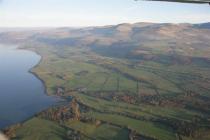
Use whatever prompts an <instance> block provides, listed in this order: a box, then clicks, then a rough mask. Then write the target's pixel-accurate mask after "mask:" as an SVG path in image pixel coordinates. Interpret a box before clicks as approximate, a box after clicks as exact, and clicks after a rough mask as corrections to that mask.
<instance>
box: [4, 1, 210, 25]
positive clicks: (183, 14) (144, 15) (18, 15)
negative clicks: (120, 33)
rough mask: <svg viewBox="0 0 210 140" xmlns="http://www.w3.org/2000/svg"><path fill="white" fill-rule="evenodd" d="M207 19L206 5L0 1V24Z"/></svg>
mask: <svg viewBox="0 0 210 140" xmlns="http://www.w3.org/2000/svg"><path fill="white" fill-rule="evenodd" d="M136 22H155V23H166V22H167V23H203V22H210V6H209V5H208V4H183V3H170V2H151V1H141V0H140V1H134V0H0V27H67V26H69V27H84V26H103V25H113V24H119V23H136Z"/></svg>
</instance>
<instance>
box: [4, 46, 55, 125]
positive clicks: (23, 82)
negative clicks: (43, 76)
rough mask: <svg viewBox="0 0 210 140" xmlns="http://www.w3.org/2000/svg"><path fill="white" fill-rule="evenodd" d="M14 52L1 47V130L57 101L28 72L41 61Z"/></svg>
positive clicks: (18, 51) (6, 47)
mask: <svg viewBox="0 0 210 140" xmlns="http://www.w3.org/2000/svg"><path fill="white" fill-rule="evenodd" d="M16 48H17V47H16V46H12V45H0V128H4V127H6V126H8V125H11V124H14V123H17V122H21V121H24V120H26V119H28V118H30V117H31V116H33V115H34V114H36V113H37V112H40V111H41V110H43V109H45V108H47V107H49V106H51V105H53V104H55V103H56V101H57V99H56V98H55V97H49V96H47V95H46V94H45V90H44V85H43V83H42V82H41V81H40V80H39V79H38V78H37V77H35V76H34V75H33V74H31V73H30V72H29V70H30V69H31V68H33V67H34V66H35V65H36V64H37V63H38V62H39V61H40V59H41V57H40V56H39V55H37V54H36V53H34V52H31V51H26V50H19V49H16Z"/></svg>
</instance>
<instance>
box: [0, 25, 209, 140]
mask: <svg viewBox="0 0 210 140" xmlns="http://www.w3.org/2000/svg"><path fill="white" fill-rule="evenodd" d="M208 25H209V23H204V24H170V23H165V24H155V23H135V24H127V23H126V24H119V25H113V26H111V25H110V26H104V27H88V28H80V29H77V28H56V29H36V30H31V31H30V30H27V31H25V30H18V31H2V32H1V33H0V41H1V42H4V43H9V42H10V43H11V42H13V43H19V44H21V48H24V49H28V50H32V51H35V52H37V53H38V54H40V55H41V56H42V61H41V62H40V64H39V65H38V66H37V67H36V68H34V69H33V72H35V73H36V74H37V75H38V76H39V77H40V78H41V79H42V80H43V81H44V83H45V85H46V91H47V94H48V95H56V96H59V97H61V98H63V99H65V100H66V101H67V104H62V105H58V106H56V107H52V108H49V109H47V110H45V111H43V112H40V113H39V114H37V115H36V116H35V117H34V118H32V119H31V120H29V121H26V122H25V123H23V124H21V125H17V126H13V127H11V128H9V129H6V130H5V131H4V132H5V134H7V135H8V136H10V137H11V138H12V139H14V140H22V139H24V140H36V139H51V138H52V137H54V138H55V139H58V140H60V139H75V140H79V139H82V140H83V139H84V140H86V139H87V140H92V139H96V140H118V139H120V140H121V139H122V140H123V139H125V140H129V139H130V140H140V139H143V140H197V139H199V140H207V139H210V135H209V133H210V125H209V124H210V102H209V101H210V28H209V26H208ZM37 128H40V129H39V130H38V131H37ZM37 132H38V133H37ZM31 134H33V135H31ZM48 134H49V135H48Z"/></svg>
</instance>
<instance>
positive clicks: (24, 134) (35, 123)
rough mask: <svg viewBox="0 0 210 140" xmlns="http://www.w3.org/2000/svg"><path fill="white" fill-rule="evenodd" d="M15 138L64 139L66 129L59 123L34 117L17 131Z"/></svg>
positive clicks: (34, 139) (17, 139)
mask: <svg viewBox="0 0 210 140" xmlns="http://www.w3.org/2000/svg"><path fill="white" fill-rule="evenodd" d="M16 135H17V138H16V139H15V140H63V139H65V137H66V129H64V128H63V127H61V126H59V125H58V124H57V123H54V122H51V121H47V120H43V119H39V118H33V119H31V120H29V121H27V122H25V123H24V124H23V126H22V127H21V128H20V129H18V130H17V132H16Z"/></svg>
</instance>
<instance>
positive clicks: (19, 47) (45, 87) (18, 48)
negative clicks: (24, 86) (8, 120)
mask: <svg viewBox="0 0 210 140" xmlns="http://www.w3.org/2000/svg"><path fill="white" fill-rule="evenodd" d="M0 45H1V44H0ZM6 45H8V44H6ZM9 45H14V44H9ZM21 45H23V44H17V45H14V46H17V47H16V48H15V49H17V50H25V51H30V52H33V53H35V54H36V55H38V56H40V59H39V61H38V62H37V63H36V64H35V65H34V66H32V67H31V68H30V69H29V70H28V71H27V73H29V74H32V75H33V76H35V77H36V78H37V79H38V80H39V81H40V82H41V83H42V86H43V90H44V94H45V95H46V96H48V97H52V98H55V103H54V104H52V105H50V106H49V107H46V108H44V109H41V111H38V112H36V113H35V114H34V115H31V116H29V117H27V118H26V119H24V120H22V121H20V122H17V123H14V124H11V125H8V126H6V127H3V128H0V132H2V133H3V132H4V130H6V129H10V128H12V127H14V126H17V125H22V124H23V123H25V122H26V121H28V120H30V119H32V118H33V117H36V116H37V115H38V114H39V113H41V112H43V111H44V110H47V109H49V108H51V107H53V106H56V104H57V103H58V102H59V100H60V101H62V98H61V97H60V96H56V95H50V94H49V93H48V92H47V86H46V83H45V81H44V80H43V79H41V77H40V76H39V75H38V74H37V73H36V72H34V71H33V70H34V69H35V68H36V67H38V66H39V64H40V63H41V61H42V60H43V56H41V55H40V54H39V53H38V52H37V51H35V50H32V49H30V48H29V49H28V48H23V46H21ZM21 47H22V48H21ZM3 134H4V133H3Z"/></svg>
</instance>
